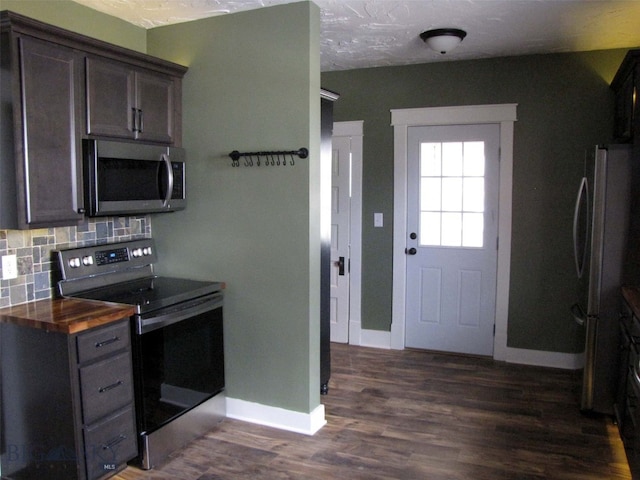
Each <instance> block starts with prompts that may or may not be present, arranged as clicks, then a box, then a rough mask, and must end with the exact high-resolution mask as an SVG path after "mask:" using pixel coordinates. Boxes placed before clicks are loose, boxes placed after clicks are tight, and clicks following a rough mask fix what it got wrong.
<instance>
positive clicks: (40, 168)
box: [0, 34, 84, 229]
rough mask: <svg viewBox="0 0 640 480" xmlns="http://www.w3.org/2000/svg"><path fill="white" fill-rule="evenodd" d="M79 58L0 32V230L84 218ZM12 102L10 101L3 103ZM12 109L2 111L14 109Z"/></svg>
mask: <svg viewBox="0 0 640 480" xmlns="http://www.w3.org/2000/svg"><path fill="white" fill-rule="evenodd" d="M82 71H83V58H82V56H81V55H80V54H79V53H78V52H76V51H74V50H72V49H69V48H66V47H62V46H60V45H56V44H52V43H49V42H45V41H42V40H38V39H35V38H32V37H29V36H26V35H19V36H16V37H14V38H10V37H9V36H8V35H5V34H2V78H1V79H0V82H1V83H2V87H0V88H2V99H3V101H2V104H3V109H2V125H3V130H5V126H11V125H13V129H11V128H7V129H6V131H5V132H3V135H4V137H3V141H2V144H3V145H2V147H1V152H2V164H3V167H0V168H1V169H2V172H1V180H0V181H1V183H0V219H1V221H0V227H2V228H13V229H16V228H21V229H24V228H40V227H48V226H57V225H69V224H73V223H76V222H78V221H79V220H82V218H83V217H84V215H83V196H82V177H81V175H82V164H81V161H82V158H81V148H80V147H81V141H80V139H81V134H82V128H81V118H82V116H81V115H82V104H83V101H82V94H83V89H82ZM5 98H6V99H13V102H10V101H9V102H6V103H5ZM11 105H12V107H13V108H6V107H8V106H11Z"/></svg>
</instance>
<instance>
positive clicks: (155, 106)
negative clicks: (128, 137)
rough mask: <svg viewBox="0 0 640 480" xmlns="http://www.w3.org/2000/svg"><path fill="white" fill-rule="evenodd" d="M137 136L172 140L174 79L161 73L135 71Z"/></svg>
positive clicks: (154, 140) (144, 138)
mask: <svg viewBox="0 0 640 480" xmlns="http://www.w3.org/2000/svg"><path fill="white" fill-rule="evenodd" d="M136 99H137V105H138V109H139V111H138V115H139V116H138V128H137V138H140V139H141V140H149V141H152V142H162V143H173V141H174V134H173V132H174V122H173V118H174V106H175V95H174V81H173V79H172V78H171V77H168V76H166V75H161V74H155V73H154V74H151V73H142V72H137V73H136Z"/></svg>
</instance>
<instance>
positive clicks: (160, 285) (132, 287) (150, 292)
mask: <svg viewBox="0 0 640 480" xmlns="http://www.w3.org/2000/svg"><path fill="white" fill-rule="evenodd" d="M222 288H223V286H222V284H221V283H220V282H204V281H200V280H189V279H185V278H173V277H146V278H141V279H138V280H133V281H130V282H122V283H116V284H113V285H109V286H105V287H101V288H97V289H94V290H86V291H83V292H80V293H76V294H75V295H74V296H75V297H79V298H86V299H90V300H102V301H105V302H115V303H123V304H126V305H133V306H135V307H136V313H145V312H150V311H153V310H157V309H159V308H163V307H167V306H170V305H175V304H178V303H180V302H184V301H187V300H192V299H194V298H197V297H201V296H203V295H207V294H211V293H214V292H217V291H220V290H222Z"/></svg>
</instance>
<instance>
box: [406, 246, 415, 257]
mask: <svg viewBox="0 0 640 480" xmlns="http://www.w3.org/2000/svg"><path fill="white" fill-rule="evenodd" d="M404 253H406V254H407V255H415V254H416V253H418V250H416V249H415V248H413V247H411V248H405V249H404Z"/></svg>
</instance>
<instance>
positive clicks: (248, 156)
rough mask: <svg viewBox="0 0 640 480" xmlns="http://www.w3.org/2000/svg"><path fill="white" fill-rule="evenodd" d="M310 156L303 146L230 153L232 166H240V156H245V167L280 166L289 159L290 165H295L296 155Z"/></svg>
mask: <svg viewBox="0 0 640 480" xmlns="http://www.w3.org/2000/svg"><path fill="white" fill-rule="evenodd" d="M308 156H309V150H307V149H306V148H304V147H302V148H300V149H298V150H274V151H266V152H239V151H238V150H234V151H233V152H231V153H230V154H229V157H231V166H232V167H239V166H240V158H241V157H243V158H244V162H243V163H244V166H245V167H253V166H254V165H256V166H258V167H259V166H261V165H264V166H278V165H282V166H283V167H284V166H286V165H287V159H288V160H289V161H288V164H289V165H295V160H294V157H298V158H307V157H308Z"/></svg>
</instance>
